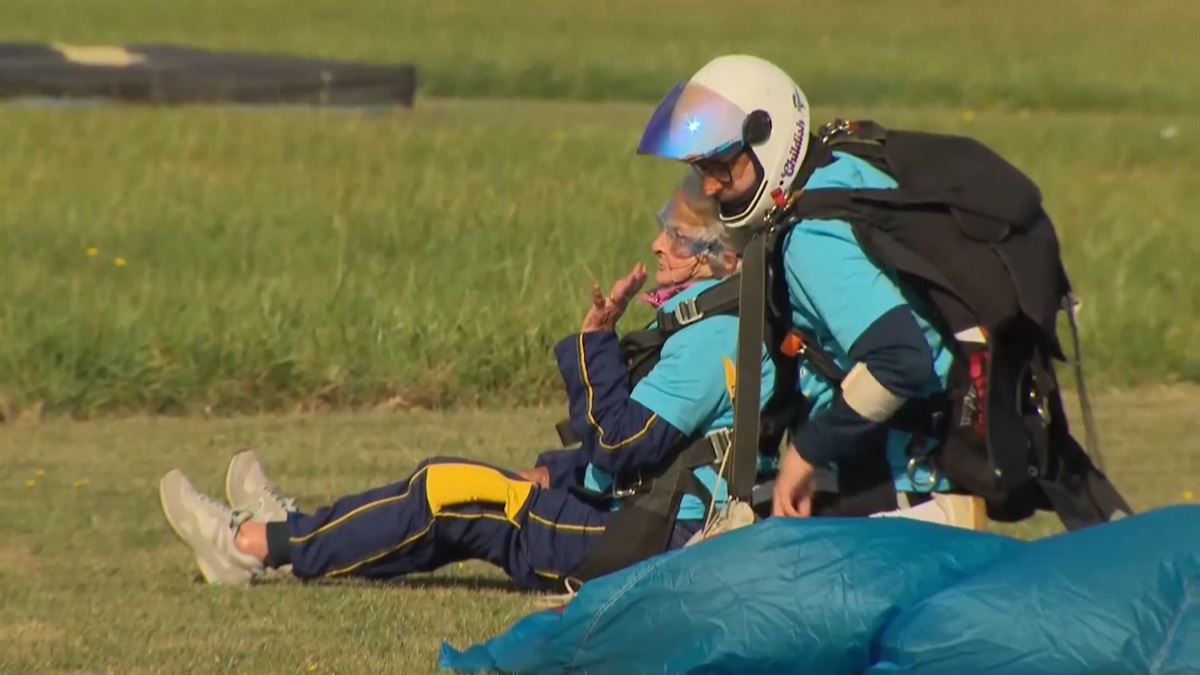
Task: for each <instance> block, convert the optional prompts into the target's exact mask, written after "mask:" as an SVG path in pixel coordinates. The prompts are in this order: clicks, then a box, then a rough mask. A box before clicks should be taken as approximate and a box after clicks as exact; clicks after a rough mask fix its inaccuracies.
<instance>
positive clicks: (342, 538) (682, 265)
mask: <svg viewBox="0 0 1200 675" xmlns="http://www.w3.org/2000/svg"><path fill="white" fill-rule="evenodd" d="M700 188H701V186H700V181H699V180H698V177H697V176H695V175H693V174H689V175H688V177H687V178H685V180H684V182H683V183H682V184H681V185H680V186H679V187H678V188H677V189H676V190H675V192H674V193H673V194H672V197H671V199H670V200H669V201H668V203H667V204H666V205H665V206H664V207H663V209H662V211H660V213H659V220H660V222H661V224H662V230H661V231H660V232H659V234H658V235H657V236H656V237H655V238H654V240H653V242H652V243H651V248H652V250H653V252H654V255H655V257H656V258H657V261H658V267H657V269H656V271H655V281H656V283H657V288H656V289H655V290H654V291H652V292H650V293H647V294H644V295H643V296H642V297H643V298H644V299H645V300H646V301H648V302H650V303H651V304H652V305H653V306H654V307H655V308H658V309H665V310H671V309H672V308H673V307H674V306H676V305H677V304H678V303H680V302H682V301H684V300H687V299H689V298H694V297H696V296H697V295H698V294H699V293H700V292H702V291H703V290H704V289H705V288H708V287H710V286H712V285H714V284H715V283H717V280H718V279H720V278H722V277H724V276H726V275H727V274H729V273H730V272H732V271H734V270H735V269H736V266H737V257H736V255H734V254H733V253H732V252H731V251H729V250H728V249H727V248H726V247H725V245H724V244H723V243H722V242H721V240H720V238H719V237H720V232H721V228H720V226H719V224H718V223H717V221H716V218H715V217H714V216H715V211H714V209H715V205H714V202H713V201H712V200H710V199H707V198H705V197H704V196H703V193H702V191H701V189H700ZM646 277H647V270H646V267H645V265H643V264H641V263H639V264H637V265H635V266H634V267H633V269H632V270H631V271H630V272H629V274H628V275H627V276H625V277H624V278H622V279H620V280H619V281H617V282H616V284H615V285H614V286H613V287H612V290H611V291H610V292H609V293H608V294H607V295H605V294H603V293H602V292H601V291H600V289H599V287H593V289H592V303H591V307H590V308H589V309H588V312H587V315H586V317H585V318H584V320H583V325H582V327H581V329H580V331H579V332H578V333H574V334H572V335H569V336H567V337H566V338H564V339H563V340H562V341H561V342H560V343H559V344H558V345H557V346H556V348H555V354H556V356H557V360H558V366H559V369H560V371H561V372H562V377H563V382H564V384H565V388H566V393H567V398H568V401H569V410H570V418H571V419H570V426H571V428H572V430H573V431H574V433H575V435H576V437H577V438H579V439H580V446H579V447H578V448H576V449H571V450H562V451H555V452H550V453H545V454H543V455H542V456H541V457H540V458H539V461H538V466H537V467H536V468H534V469H532V470H524V471H515V472H514V471H506V470H503V469H498V468H495V467H492V466H489V465H487V464H483V463H481V462H477V461H473V460H466V459H449V458H435V459H430V460H426V461H425V462H422V463H421V464H420V465H419V466H418V467H417V468H416V470H415V471H414V472H413V473H412V475H410V476H409V477H408V478H406V479H404V480H402V481H400V482H397V483H393V484H391V485H386V486H383V487H379V488H375V489H373V490H368V491H367V492H363V493H361V494H357V495H351V496H347V497H343V498H341V499H339V500H337V501H336V502H334V503H333V504H332V505H330V506H327V507H324V508H321V509H318V510H317V511H315V512H312V513H302V512H299V511H297V510H296V509H295V505H294V502H293V501H292V500H290V499H286V498H284V497H283V496H282V494H281V493H280V491H279V490H278V488H277V487H276V486H275V485H274V484H273V483H272V482H271V481H270V480H269V479H268V478H267V477H266V475H265V473H264V471H263V469H262V466H261V465H260V464H259V462H258V460H257V458H256V457H255V456H254V454H253V453H250V452H245V453H241V454H239V455H237V456H236V457H235V458H234V459H233V462H232V463H231V464H230V467H229V471H228V473H227V477H226V478H227V480H226V490H227V495H228V497H229V501H230V505H226V504H225V503H223V502H219V501H217V500H215V499H212V498H210V497H207V496H205V495H202V494H200V493H198V492H197V491H196V489H195V488H194V487H193V486H192V484H191V482H189V481H188V479H187V477H185V476H184V474H183V473H182V472H181V471H179V470H178V469H176V470H172V471H170V472H169V473H167V474H166V475H165V476H164V477H163V478H162V481H161V484H160V493H161V501H162V508H163V512H164V513H165V515H166V517H167V520H168V522H170V524H171V526H172V527H173V528H174V530H175V532H176V533H177V534H178V535H179V536H180V538H182V539H183V541H184V542H185V543H186V544H187V545H188V546H189V547H190V548H191V549H192V553H193V554H194V555H195V557H196V562H197V564H198V566H199V568H200V571H201V573H202V574H203V575H204V578H205V579H206V580H208V581H209V582H210V583H219V584H230V585H246V584H249V583H250V582H251V580H253V579H255V578H257V577H259V576H260V575H262V574H263V573H264V571H265V570H266V569H267V568H278V567H283V566H289V565H290V566H291V573H292V574H293V575H295V576H296V577H299V578H301V579H313V578H319V577H337V576H358V577H368V578H390V577H396V576H400V575H404V574H408V573H411V572H423V571H430V570H433V569H436V568H438V567H441V566H442V565H446V564H448V563H452V562H457V561H461V560H466V559H479V560H486V561H488V562H491V563H493V564H495V565H497V566H499V567H502V568H503V569H504V570H505V572H507V573H508V575H509V576H510V577H511V578H512V579H513V580H514V581H515V582H516V583H517V584H518V585H519V586H521V587H525V588H548V587H552V586H558V585H559V583H560V580H561V579H564V578H566V577H567V576H569V575H571V573H572V571H573V570H575V569H576V568H577V567H578V566H579V565H580V564H581V562H583V561H584V560H585V559H586V558H587V556H588V555H589V553H590V552H591V551H592V550H593V548H594V547H595V545H596V543H597V542H598V541H599V540H600V539H601V537H602V535H603V533H604V531H605V528H606V526H607V525H608V523H609V522H610V520H611V519H612V518H614V517H615V515H616V514H617V513H619V509H620V506H621V501H622V496H623V495H624V494H625V492H624V491H623V490H620V489H617V488H616V486H619V485H622V484H624V481H623V479H624V478H625V477H629V476H635V475H638V476H640V475H641V472H645V471H653V470H654V468H655V467H662V466H663V465H664V464H669V463H670V461H671V459H672V457H673V454H676V453H680V452H681V451H682V450H683V449H684V448H685V447H687V445H688V443H689V442H690V441H694V440H695V439H697V438H703V437H705V435H706V434H711V433H713V432H715V431H719V430H721V429H726V428H728V427H730V426H732V423H733V408H732V402H731V388H732V382H730V381H728V380H727V367H728V369H729V370H731V364H732V359H733V358H734V356H735V352H736V342H737V319H736V317H734V316H714V317H711V318H707V319H705V320H703V321H698V322H696V323H694V324H691V325H688V326H686V327H684V328H682V329H681V330H679V331H678V332H676V333H674V334H672V335H671V336H670V337H669V339H667V340H666V342H665V343H664V344H663V346H662V350H661V352H660V354H659V359H658V361H657V363H656V364H655V365H654V367H653V368H652V369H651V370H650V371H649V372H648V373H647V374H646V375H645V376H643V377H641V378H640V379H638V380H637V382H636V384H634V385H631V378H630V373H629V371H628V366H627V363H626V359H625V355H624V354H623V353H622V349H621V346H620V342H619V340H618V337H617V334H616V332H615V326H616V323H617V320H618V319H619V318H620V317H621V315H622V314H623V313H624V311H625V309H626V307H627V305H628V304H629V302H630V301H631V300H632V299H633V298H635V297H636V296H637V295H638V293H639V292H640V290H641V287H642V286H643V284H644V283H645V281H646ZM764 361H765V363H764V375H763V382H764V384H763V387H764V396H763V399H764V400H766V399H767V398H769V394H770V391H769V389H770V384H769V383H770V382H772V381H773V371H772V369H771V365H770V362H769V360H768V359H766V357H765V354H764ZM693 473H694V475H695V477H696V479H698V481H699V482H700V483H701V484H703V485H704V487H705V489H707V490H708V492H709V494H710V495H713V499H712V500H710V501H712V502H716V503H717V505H718V506H719V505H720V502H722V501H723V498H724V490H723V481H722V479H721V478H720V476H719V472H718V470H717V469H716V467H713V466H707V465H706V466H701V467H699V468H696V469H694V471H693ZM597 495H600V496H603V497H604V499H596V496H597ZM704 517H705V504H704V503H703V502H702V501H701V500H700V499H697V498H696V497H693V496H690V495H689V496H688V497H686V498H684V499H683V500H682V502H681V503H680V506H679V512H678V519H677V521H676V526H675V532H674V535H673V536H672V537H671V538H670V542H669V543H668V544H667V547H668V548H672V547H677V546H682V545H683V544H684V543H685V542H686V541H687V540H688V539H689V538H690V537H692V536H693V535H694V534H695V533H696V532H697V531H699V530H700V529H701V526H702V523H703V521H704Z"/></svg>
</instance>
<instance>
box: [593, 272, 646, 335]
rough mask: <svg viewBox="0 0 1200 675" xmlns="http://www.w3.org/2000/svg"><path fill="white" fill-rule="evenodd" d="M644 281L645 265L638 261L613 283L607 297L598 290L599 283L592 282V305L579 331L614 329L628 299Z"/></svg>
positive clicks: (639, 288)
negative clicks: (627, 272)
mask: <svg viewBox="0 0 1200 675" xmlns="http://www.w3.org/2000/svg"><path fill="white" fill-rule="evenodd" d="M645 283H646V266H645V265H644V264H642V263H638V264H636V265H634V266H633V269H632V270H630V271H629V274H627V275H625V276H624V277H622V278H620V279H618V280H617V283H615V284H613V287H612V290H611V291H609V292H608V296H607V297H605V295H604V294H603V293H601V292H600V285H599V284H592V306H591V308H590V309H588V313H587V316H585V317H584V318H583V327H582V328H580V329H579V330H580V332H581V333H590V332H593V331H602V330H615V329H616V327H617V320H618V319H620V318H621V315H622V314H624V313H625V308H626V307H628V306H629V301H630V300H632V299H633V297H634V296H635V295H637V294H638V291H640V290H642V286H643V285H644V284H645Z"/></svg>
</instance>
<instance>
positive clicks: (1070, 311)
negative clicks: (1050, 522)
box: [1063, 293, 1104, 471]
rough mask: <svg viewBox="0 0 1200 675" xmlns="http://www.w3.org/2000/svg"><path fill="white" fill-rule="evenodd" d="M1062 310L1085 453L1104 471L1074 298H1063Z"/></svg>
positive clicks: (1067, 295) (1070, 295)
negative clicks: (1084, 436) (1084, 367)
mask: <svg viewBox="0 0 1200 675" xmlns="http://www.w3.org/2000/svg"><path fill="white" fill-rule="evenodd" d="M1063 305H1064V307H1063V309H1065V310H1066V312H1067V323H1068V324H1069V325H1070V326H1071V354H1072V356H1073V357H1074V358H1072V359H1071V361H1072V365H1073V366H1074V372H1075V386H1076V387H1078V388H1079V408H1080V411H1081V412H1082V413H1083V432H1084V434H1085V435H1086V436H1087V451H1088V452H1090V453H1091V454H1092V456H1093V457H1095V458H1096V466H1097V467H1099V468H1100V470H1101V471H1103V470H1104V455H1103V454H1102V453H1101V451H1100V435H1099V434H1098V433H1096V418H1095V416H1094V415H1093V414H1092V401H1091V398H1090V397H1088V391H1087V385H1086V384H1085V383H1084V381H1083V351H1082V350H1081V349H1080V347H1079V326H1078V325H1077V323H1076V321H1075V310H1076V305H1077V302H1076V300H1075V296H1074V295H1073V294H1071V293H1067V294H1066V295H1065V296H1063Z"/></svg>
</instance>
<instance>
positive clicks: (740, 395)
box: [729, 231, 767, 503]
mask: <svg viewBox="0 0 1200 675" xmlns="http://www.w3.org/2000/svg"><path fill="white" fill-rule="evenodd" d="M766 239H767V237H766V232H763V231H760V232H758V233H755V234H753V235H751V237H750V241H749V242H748V243H747V244H746V248H745V249H744V250H743V251H742V277H741V283H740V285H739V288H740V294H739V295H740V300H739V301H738V305H739V308H740V310H739V317H740V319H739V321H738V341H737V382H736V389H735V392H736V395H735V396H734V399H733V457H732V459H731V460H730V461H729V494H730V496H732V497H734V498H735V499H738V500H741V501H743V502H746V503H749V502H750V499H751V497H752V496H753V495H752V493H753V491H754V479H755V477H756V475H757V474H758V442H759V432H760V430H761V427H762V419H761V418H760V416H759V414H760V403H761V399H762V384H761V383H762V350H763V337H764V332H765V330H766V326H765V324H766V311H767V245H766Z"/></svg>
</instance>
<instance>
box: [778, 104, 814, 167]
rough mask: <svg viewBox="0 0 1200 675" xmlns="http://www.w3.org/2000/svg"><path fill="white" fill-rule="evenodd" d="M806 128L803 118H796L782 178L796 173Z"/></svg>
mask: <svg viewBox="0 0 1200 675" xmlns="http://www.w3.org/2000/svg"><path fill="white" fill-rule="evenodd" d="M807 131H808V130H807V128H806V126H805V124H804V118H803V117H801V118H800V119H797V120H796V133H795V134H793V135H792V147H790V148H788V158H787V161H786V162H784V163H783V176H782V178H784V179H787V178H791V177H792V176H793V175H795V173H796V167H797V165H799V163H800V162H799V159H800V148H802V147H804V138H805V134H806V133H807Z"/></svg>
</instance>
